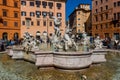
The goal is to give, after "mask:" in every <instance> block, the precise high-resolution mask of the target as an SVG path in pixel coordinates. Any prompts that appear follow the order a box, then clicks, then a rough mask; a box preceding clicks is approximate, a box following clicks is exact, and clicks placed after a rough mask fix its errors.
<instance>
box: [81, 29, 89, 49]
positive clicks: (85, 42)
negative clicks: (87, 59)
mask: <svg viewBox="0 0 120 80" xmlns="http://www.w3.org/2000/svg"><path fill="white" fill-rule="evenodd" d="M82 36H83V43H82V44H83V51H89V44H90V38H89V37H88V36H87V34H86V32H84V31H83V35H82Z"/></svg>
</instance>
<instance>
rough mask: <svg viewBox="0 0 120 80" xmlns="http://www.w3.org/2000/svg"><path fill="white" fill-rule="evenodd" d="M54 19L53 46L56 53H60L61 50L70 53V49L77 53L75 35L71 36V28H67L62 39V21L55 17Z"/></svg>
mask: <svg viewBox="0 0 120 80" xmlns="http://www.w3.org/2000/svg"><path fill="white" fill-rule="evenodd" d="M53 19H54V25H55V26H54V30H55V33H54V36H53V41H52V43H53V45H54V49H55V51H59V50H60V49H63V51H68V49H69V48H74V49H75V51H77V50H78V47H77V45H76V43H75V41H74V35H72V36H70V34H71V31H70V29H69V26H68V27H66V31H65V34H64V35H63V38H62V37H61V32H60V24H61V22H60V19H59V18H56V17H53Z"/></svg>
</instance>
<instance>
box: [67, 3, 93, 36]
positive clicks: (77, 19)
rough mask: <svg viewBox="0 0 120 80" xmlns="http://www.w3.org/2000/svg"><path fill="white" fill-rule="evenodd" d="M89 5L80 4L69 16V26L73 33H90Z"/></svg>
mask: <svg viewBox="0 0 120 80" xmlns="http://www.w3.org/2000/svg"><path fill="white" fill-rule="evenodd" d="M90 14H91V11H90V5H89V4H80V5H79V6H77V7H76V9H75V10H74V11H73V12H72V13H71V15H70V16H69V24H70V28H71V29H72V30H73V34H78V33H83V32H87V33H88V34H91V31H90V30H91V29H89V30H88V28H91V25H90V24H91V17H90Z"/></svg>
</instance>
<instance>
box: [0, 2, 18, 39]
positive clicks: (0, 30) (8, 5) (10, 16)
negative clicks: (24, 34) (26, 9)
mask: <svg viewBox="0 0 120 80" xmlns="http://www.w3.org/2000/svg"><path fill="white" fill-rule="evenodd" d="M19 37H20V1H19V0H0V39H4V40H10V39H18V38H19Z"/></svg>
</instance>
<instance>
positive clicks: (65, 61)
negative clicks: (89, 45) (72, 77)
mask: <svg viewBox="0 0 120 80" xmlns="http://www.w3.org/2000/svg"><path fill="white" fill-rule="evenodd" d="M35 54H36V66H39V67H51V66H52V67H55V68H60V69H72V70H74V69H81V68H86V67H89V66H90V65H91V64H92V60H91V55H92V52H41V51H40V52H35Z"/></svg>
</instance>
